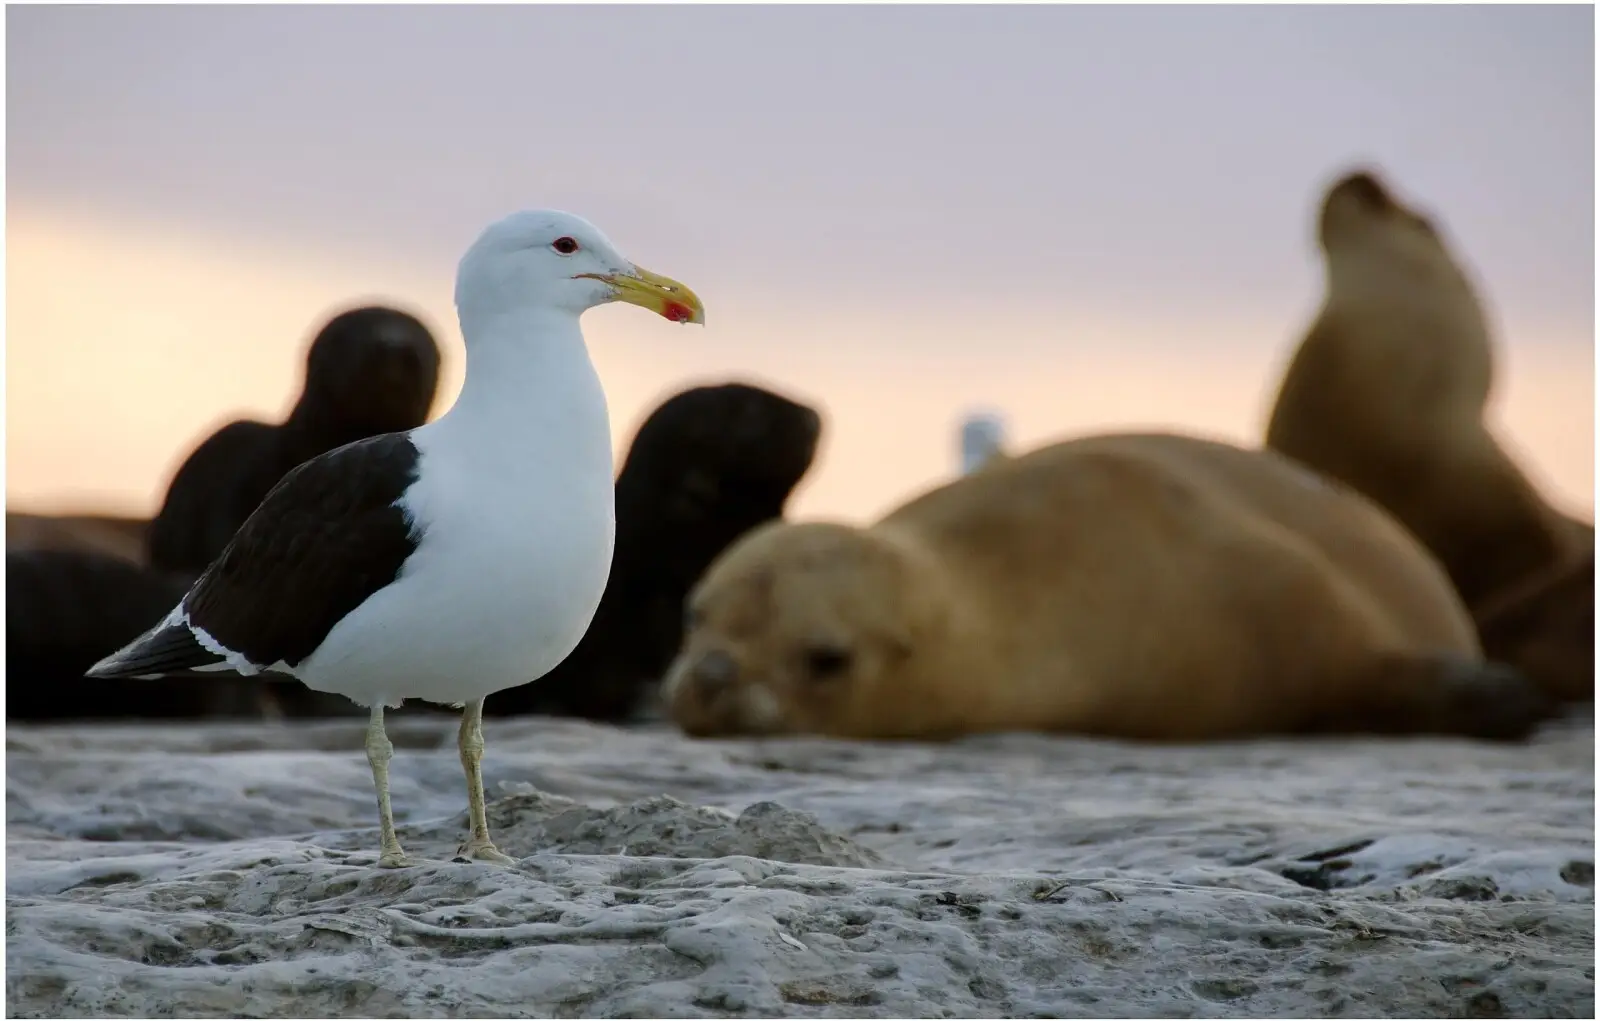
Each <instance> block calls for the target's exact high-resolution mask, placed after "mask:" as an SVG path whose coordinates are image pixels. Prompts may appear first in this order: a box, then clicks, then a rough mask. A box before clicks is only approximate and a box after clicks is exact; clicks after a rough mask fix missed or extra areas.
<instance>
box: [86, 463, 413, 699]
mask: <svg viewBox="0 0 1600 1021" xmlns="http://www.w3.org/2000/svg"><path fill="white" fill-rule="evenodd" d="M419 460H420V455H419V453H418V451H417V448H416V446H415V445H414V444H413V443H412V442H411V437H410V435H409V434H408V433H386V434H384V435H381V436H373V437H370V438H368V439H364V440H358V441H356V442H354V443H350V444H347V445H345V446H343V447H339V448H337V449H334V450H330V451H328V452H327V453H325V454H321V455H318V456H317V457H314V458H312V459H311V460H309V461H306V462H305V463H303V464H301V465H299V466H298V467H296V468H294V469H293V470H292V471H290V472H289V473H288V474H286V475H285V476H284V477H283V479H282V480H280V481H279V482H278V484H277V485H276V486H274V487H273V488H272V490H271V491H270V492H269V493H267V496H266V498H265V499H264V500H262V501H261V506H260V507H258V508H256V510H255V512H254V513H253V514H251V515H250V517H249V518H247V519H246V520H245V523H244V524H243V525H241V526H240V527H239V531H238V532H237V533H236V534H235V535H234V537H233V539H232V540H231V541H230V542H229V543H228V545H227V547H226V548H225V549H224V550H223V551H222V555H221V556H219V557H218V558H217V559H216V560H215V561H214V562H213V563H212V564H211V566H210V567H208V568H206V571H205V573H204V574H202V575H201V576H200V579H199V580H198V581H197V582H195V584H194V587H193V588H191V589H190V590H189V592H188V594H187V595H185V596H184V597H183V602H182V604H181V605H182V608H183V609H184V611H185V612H186V613H187V615H188V626H184V625H183V624H181V623H173V624H165V625H162V626H158V627H156V628H153V629H152V630H150V631H148V632H146V633H145V634H144V635H142V636H141V637H139V638H138V639H136V640H135V641H134V642H132V643H131V644H129V645H128V646H127V647H126V648H125V649H123V650H122V651H121V652H118V653H116V654H115V655H113V656H111V657H108V658H107V659H106V660H104V661H102V662H101V663H99V664H97V665H96V666H95V668H94V669H93V670H91V671H90V673H91V674H92V675H93V676H98V677H115V676H122V677H127V676H149V675H157V674H167V673H177V672H189V671H196V670H200V671H204V670H207V669H212V670H215V669H222V668H223V664H224V663H225V662H226V660H225V657H223V656H222V655H221V654H219V653H218V652H216V651H215V649H214V648H208V647H207V645H206V640H207V639H209V641H210V642H211V643H213V644H214V645H220V646H223V647H225V648H226V649H228V650H230V651H232V652H234V653H238V654H239V655H241V656H243V657H244V658H245V659H247V660H248V661H249V662H250V663H252V664H254V665H255V666H256V667H257V668H258V669H260V668H266V667H269V666H272V665H274V664H277V663H279V662H282V663H285V664H287V665H288V666H290V667H294V666H296V665H298V664H299V663H300V662H301V661H302V660H304V659H305V658H306V657H307V656H309V655H311V653H312V652H313V651H315V650H316V648H317V646H319V645H320V644H322V640H323V639H324V638H325V637H327V634H328V632H329V631H331V630H333V627H334V625H336V624H337V623H339V621H340V620H341V619H343V618H344V617H345V616H346V615H347V614H349V613H350V612H351V611H352V610H354V609H355V608H356V607H358V606H360V605H361V604H362V603H363V602H365V601H366V600H367V598H368V597H369V596H371V595H372V594H373V593H374V592H377V591H378V590H379V589H382V588H383V587H385V586H386V585H389V584H391V583H392V582H393V581H394V580H395V579H396V578H397V577H399V575H400V569H401V567H402V566H403V565H404V564H405V562H406V559H407V558H408V557H410V556H411V554H412V553H413V552H415V550H416V548H417V543H418V542H419V541H420V540H421V537H422V534H421V529H420V528H419V527H418V528H414V527H413V523H412V521H411V520H410V518H409V516H408V515H407V513H406V511H405V510H404V509H403V508H402V507H401V506H400V504H399V501H400V498H401V497H402V496H403V495H404V494H405V492H406V490H407V489H408V488H410V486H411V485H412V483H414V482H415V481H416V479H417V472H418V463H419ZM196 631H203V632H204V633H205V634H204V636H201V635H199V634H197V633H196Z"/></svg>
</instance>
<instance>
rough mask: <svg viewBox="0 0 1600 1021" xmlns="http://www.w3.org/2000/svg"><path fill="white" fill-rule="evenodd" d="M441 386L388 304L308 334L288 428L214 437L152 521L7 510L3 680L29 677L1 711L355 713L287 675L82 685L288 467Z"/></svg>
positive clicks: (431, 354)
mask: <svg viewBox="0 0 1600 1021" xmlns="http://www.w3.org/2000/svg"><path fill="white" fill-rule="evenodd" d="M438 379H439V348H438V345H437V344H436V343H435V341H434V338H433V336H432V334H431V333H430V332H429V331H428V329H427V327H425V326H424V325H423V324H422V322H421V321H420V320H418V319H417V318H416V317H415V316H412V315H411V314H409V313H406V312H402V311H400V310H398V309H394V308H388V307H384V306H376V305H374V306H365V307H360V308H354V309H351V310H349V311H345V312H342V313H340V314H338V315H336V316H334V317H333V318H332V319H331V320H329V321H328V323H327V324H326V325H324V326H323V327H322V329H321V330H320V331H319V332H318V334H317V336H316V337H315V339H314V340H313V341H312V343H311V346H310V349H309V351H308V352H307V355H306V370H305V384H304V389H303V391H302V393H301V395H300V398H299V400H298V401H297V402H296V404H295V407H294V410H293V411H292V412H291V413H290V415H289V417H288V419H287V420H286V421H284V422H283V423H282V424H280V425H268V424H266V423H264V422H258V421H253V420H248V419H246V420H240V421H235V422H231V423H229V424H228V425H226V426H223V427H222V428H221V429H219V430H217V431H216V432H215V433H213V434H212V435H211V436H209V437H208V438H207V439H206V440H205V441H204V442H203V443H201V444H200V446H199V447H198V448H196V449H195V451H194V452H193V453H191V454H190V455H189V457H188V458H187V459H186V460H185V461H184V463H183V465H182V466H181V467H180V468H179V469H178V471H177V473H176V475H175V476H174V477H173V480H172V483H171V485H170V486H169V488H168V490H167V494H166V499H165V501H164V503H163V506H162V508H161V512H160V513H159V514H158V515H157V516H156V517H155V518H154V519H153V520H152V521H150V522H144V521H140V520H137V519H133V518H124V517H115V516H106V515H66V516H60V517H50V516H46V515H37V514H8V515H7V521H6V529H7V534H6V546H7V562H6V578H7V609H8V613H7V620H6V634H7V665H8V676H10V677H11V678H13V679H15V680H16V681H18V682H25V683H16V684H12V685H9V686H8V690H9V691H10V693H11V694H10V695H8V698H7V714H8V716H16V717H17V718H117V717H122V716H134V717H138V716H144V717H160V718H179V717H217V716H252V715H255V716H259V715H262V714H263V713H268V714H277V713H283V714H286V715H290V716H322V715H346V714H348V713H349V712H351V708H350V703H349V702H348V700H346V699H343V698H339V697H337V696H330V695H326V694H324V693H322V692H315V691H311V690H309V689H306V688H305V687H304V686H302V685H300V684H297V683H292V682H283V681H277V680H270V679H260V678H256V679H247V678H227V679H219V678H203V679H191V678H168V679H161V680H133V681H129V680H103V679H102V680H90V679H87V678H84V677H83V676H82V671H83V669H86V668H87V667H88V666H90V665H91V664H93V663H94V662H95V661H97V660H99V659H100V658H101V657H103V656H106V655H109V654H110V653H112V652H114V651H116V649H118V648H120V647H121V646H122V645H123V644H124V643H126V642H127V641H128V640H129V639H131V638H133V637H135V636H136V635H138V634H139V632H141V631H143V630H144V629H145V628H147V627H150V626H151V625H153V624H155V623H156V622H157V621H158V620H160V619H161V617H162V616H163V615H164V614H165V613H166V612H167V610H168V609H170V608H171V606H172V605H173V603H174V602H176V599H177V597H178V596H181V595H182V594H183V592H184V590H185V588H186V587H187V585H188V584H189V583H190V582H192V581H193V580H194V579H195V578H196V577H197V576H198V575H199V573H200V571H202V570H204V568H205V566H206V565H207V564H208V563H209V562H210V561H211V560H212V559H214V558H215V556H216V555H217V554H219V553H221V551H222V549H223V547H225V546H226V545H227V543H228V540H229V539H231V538H232V537H233V533H234V532H235V531H236V530H237V529H238V527H239V526H240V525H241V524H243V523H244V520H245V519H246V518H247V517H249V515H250V513H251V512H252V511H253V510H255V508H256V506H257V505H258V504H259V503H260V502H261V499H262V497H264V496H265V495H266V494H267V491H268V490H270V489H271V488H272V487H273V486H274V485H275V484H276V483H277V482H278V480H279V479H280V478H282V477H283V475H284V474H285V473H287V472H288V471H290V470H291V469H293V468H294V467H295V466H297V465H298V464H300V463H302V462H303V461H305V460H306V459H308V458H311V457H314V456H315V455H317V454H320V453H322V452H323V451H325V450H331V449H333V448H334V447H338V446H342V445H343V444H345V443H348V442H351V441H352V440H357V439H362V438H364V437H367V436H371V435H377V434H379V433H384V432H391V431H397V430H403V429H409V428H412V427H414V426H417V425H421V424H422V423H423V422H424V421H426V420H427V416H428V411H429V409H430V407H431V406H432V404H433V400H434V396H435V392H436V390H437V388H438ZM174 592H175V593H176V595H173V593H174ZM163 604H164V605H163ZM56 682H62V683H60V684H57V683H56ZM67 682H70V683H67Z"/></svg>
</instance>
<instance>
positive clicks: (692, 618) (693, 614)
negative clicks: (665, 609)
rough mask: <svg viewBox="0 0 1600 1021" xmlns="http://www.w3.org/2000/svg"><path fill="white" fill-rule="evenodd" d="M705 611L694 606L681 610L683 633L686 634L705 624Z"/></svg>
mask: <svg viewBox="0 0 1600 1021" xmlns="http://www.w3.org/2000/svg"><path fill="white" fill-rule="evenodd" d="M705 619H706V615H705V611H704V610H701V609H700V608H699V607H695V606H685V607H684V608H683V633H684V634H688V633H689V632H691V631H693V630H694V629H695V628H697V627H699V626H700V625H701V624H703V623H705Z"/></svg>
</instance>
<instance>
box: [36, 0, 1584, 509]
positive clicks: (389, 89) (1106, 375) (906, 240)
mask: <svg viewBox="0 0 1600 1021" xmlns="http://www.w3.org/2000/svg"><path fill="white" fill-rule="evenodd" d="M6 58H7V59H6V64H7V66H6V185H7V187H6V197H7V211H6V227H7V238H6V254H7V259H6V263H7V264H6V286H7V305H6V370H7V385H6V397H7V408H6V426H7V436H6V454H7V465H6V487H7V494H8V497H9V498H10V499H11V500H12V501H14V503H15V504H16V505H18V506H22V507H27V508H39V509H47V510H54V509H64V508H68V507H105V508H111V509H120V510H131V511H137V512H148V511H151V510H153V509H154V507H155V506H156V503H157V501H158V500H159V498H160V494H161V492H162V491H163V490H164V487H165V484H166V481H167V479H168V477H169V476H170V473H171V472H172V471H173V470H174V469H175V467H176V465H177V462H178V460H179V459H181V458H182V456H183V455H184V454H185V453H186V452H187V450H188V449H189V448H190V447H192V446H193V444H194V443H196V442H198V441H199V439H200V438H201V437H202V436H203V434H204V433H205V432H206V431H208V430H209V429H210V428H212V427H214V426H215V425H216V424H219V423H220V422H221V421H224V420H226V419H228V418H230V417H234V416H237V415H240V414H254V415H262V416H275V415H278V414H280V413H281V412H282V411H283V410H285V409H286V408H287V406H288V405H289V404H290V403H291V402H292V399H293V395H294V391H295V389H296V387H297V386H298V378H299V372H300V365H301V356H302V352H303V350H304V345H305V344H306V343H307V341H308V339H309V337H310V335H311V333H312V332H314V330H315V329H316V327H317V326H318V325H320V323H321V322H322V321H323V320H324V319H325V318H327V317H328V316H329V315H331V314H332V313H334V312H335V311H337V310H338V309H339V308H341V307H343V306H347V305H349V304H352V303H355V302H358V301H365V300H370V299H379V300H385V301H393V302H397V303H400V304H403V305H405V306H408V307H411V308H414V309H416V310H418V311H419V312H420V313H421V314H422V315H423V317H424V318H425V319H426V320H427V321H428V322H429V323H430V325H432V326H433V327H434V328H435V329H436V331H437V332H438V334H439V336H440V338H441V340H442V342H443V343H444V344H445V347H446V359H447V377H446V387H445V393H444V394H442V396H441V400H440V409H442V408H443V407H445V406H447V405H448V402H449V400H450V399H452V397H453V394H454V391H455V387H456V386H457V385H458V381H459V373H460V368H461V358H460V348H459V344H460V341H459V335H458V333H457V331H456V328H455V320H454V312H453V309H452V308H451V306H450V300H449V296H450V289H451V276H452V274H453V272H454V267H455V260H456V258H457V257H458V256H459V254H460V251H461V250H462V248H463V247H464V246H465V245H466V244H467V243H468V242H469V241H470V240H471V239H472V237H473V236H474V235H475V234H476V232H477V231H478V230H479V229H480V228H481V227H482V226H483V225H484V224H485V223H486V222H488V221H489V220H490V219H493V218H495V217H498V216H500V215H501V214H503V213H505V212H508V211H510V210H511V209H514V208H518V207H524V206H556V207H562V208H567V209H571V210H573V211H576V212H579V213H582V214H583V215H584V216H586V217H588V218H589V219H591V220H593V221H595V222H596V223H598V224H600V225H601V226H602V228H603V229H604V230H605V231H606V232H607V233H608V234H609V235H610V236H611V237H612V239H613V240H614V241H616V242H617V243H618V244H619V246H620V247H621V248H623V250H624V251H625V252H627V253H628V254H629V255H630V256H631V257H632V258H634V259H636V260H637V261H638V262H639V263H640V264H642V265H644V266H647V267H649V268H651V269H654V270H656V271H658V272H662V273H666V274H669V275H671V276H674V277H677V278H678V279H681V280H684V281H685V282H687V283H689V284H690V285H691V286H693V287H694V288H695V290H696V291H698V292H699V294H700V295H701V296H702V297H703V298H704V299H705V301H706V304H707V308H708V325H707V327H706V328H705V329H703V330H700V329H689V328H681V327H674V326H671V325H669V324H667V323H665V322H663V321H661V320H659V319H655V318H653V317H650V316H648V315H645V314H643V313H641V312H640V311H639V310H637V309H633V308H626V307H613V308H604V309H599V310H596V311H595V312H593V313H591V314H590V315H589V316H588V317H586V319H585V328H586V332H587V334H588V336H589V338H590V343H591V348H592V350H593V352H594V355H595V360H596V363H597V365H598V366H599V369H600V372H601V374H602V378H603V379H604V380H605V382H606V385H607V390H608V393H609V396H610V401H611V407H612V413H613V419H614V424H615V428H614V431H615V434H616V444H617V447H618V449H619V451H621V450H622V449H625V446H626V442H627V440H628V438H629V436H630V435H631V433H632V431H633V429H634V428H635V426H636V425H637V424H638V422H639V421H640V420H641V419H642V418H643V416H644V415H645V414H646V413H648V411H649V410H650V409H651V407H653V406H654V404H655V403H656V402H657V401H659V400H660V399H662V398H664V397H665V396H666V395H668V394H669V393H671V392H673V391H675V390H677V389H680V388H681V387H683V386H687V385H691V384H693V383H697V382H705V381H720V380H724V379H750V380H754V381H756V382H761V383H765V384H767V385H770V386H773V387H775V388H777V389H779V390H782V391H783V392H785V393H788V394H791V395H793V396H796V397H799V398H801V399H805V400H808V401H812V402H814V403H817V404H818V405H820V406H821V408H822V410H823V411H824V414H825V415H826V419H827V434H826V439H825V444H824V449H823V451H822V455H821V459H820V461H819V464H818V466H817V468H816V469H815V470H814V472H813V474H812V476H811V477H810V478H809V479H808V480H807V482H806V483H805V484H804V488H803V489H802V490H801V492H800V493H799V495H798V498H797V501H796V504H795V509H796V511H797V512H798V513H800V514H802V515H805V516H819V515H829V516H844V517H847V518H857V519H859V518H863V517H867V516H870V515H874V514H877V513H879V512H881V511H883V510H886V509H888V508H889V507H891V506H893V505H894V504H896V503H898V502H900V501H901V500H903V499H904V498H906V497H907V496H909V495H911V494H912V493H914V492H916V491H917V490H919V489H921V488H924V487H926V486H928V485H931V484H933V483H936V482H938V481H940V480H941V479H943V478H946V477H948V475H949V474H950V473H951V471H952V470H953V469H954V466H955V463H956V443H955V432H956V427H957V423H958V421H959V418H960V416H961V415H962V414H963V413H965V412H966V411H967V410H968V409H972V408H986V407H997V408H999V409H1001V410H1003V411H1004V412H1005V413H1006V415H1007V416H1008V418H1009V422H1010V427H1011V431H1012V437H1013V440H1014V441H1015V442H1016V443H1017V444H1019V445H1027V444H1032V443H1036V442H1041V441H1045V440H1048V439H1051V438H1057V437H1063V436H1067V435H1071V434H1074V433H1080V432H1085V431H1090V430H1103V429H1112V428H1130V427H1149V426H1163V427H1172V428H1179V429H1184V430H1188V431H1193V432H1200V433H1204V434H1208V435H1220V436H1224V437H1229V438H1232V439H1235V440H1239V441H1244V442H1255V441H1257V440H1258V439H1259V436H1260V432H1261V428H1262V425H1263V423H1264V421H1265V417H1266V414H1267V412H1268V409H1269V407H1270V402H1271V398H1272V393H1273V390H1274V387H1275V386H1276V382H1277V379H1278V376H1279V374H1280V372H1281V371H1282V367H1283V364H1284V362H1285V359H1287V357H1288V355H1289V353H1290V351H1291V350H1292V347H1293V345H1294V343H1295V342H1296V341H1297V339H1298V336H1299V334H1300V331H1301V330H1302V329H1303V328H1304V326H1305V324H1306V323H1307V322H1308V321H1309V318H1310V317H1311V316H1312V315H1313V314H1314V312H1315V308H1316V304H1317V301H1318V299H1319V295H1320V290H1321V278H1320V267H1319V263H1318V260H1317V258H1316V253H1315V249H1314V247H1313V242H1312V233H1311V226H1312V216H1313V211H1314V207H1315V204H1316V202H1317V199H1318V196H1319V193H1320V192H1321V190H1322V188H1323V187H1324V186H1325V184H1326V183H1327V182H1328V180H1329V179H1330V178H1331V177H1332V176H1334V175H1335V174H1337V173H1339V172H1340V171H1342V170H1343V169H1345V168H1346V167H1348V166H1349V165H1351V164H1353V163H1355V162H1369V163H1372V164H1374V165H1376V166H1378V167H1379V168H1381V169H1382V170H1383V171H1384V172H1386V173H1387V174H1388V176H1389V177H1390V178H1391V179H1392V180H1393V181H1394V182H1395V183H1396V185H1397V186H1398V188H1399V189H1400V191H1401V192H1402V193H1403V194H1405V195H1406V196H1408V197H1410V198H1412V199H1414V200H1415V201H1417V202H1419V203H1421V204H1423V205H1425V206H1427V207H1428V208H1429V209H1430V210H1432V211H1433V212H1434V213H1435V214H1436V215H1437V216H1438V217H1439V218H1440V219H1441V220H1442V221H1443V222H1444V223H1445V225H1446V226H1447V229H1448V230H1449V233H1450V235H1451V236H1452V237H1453V238H1454V240H1455V243H1456V245H1457V247H1458V249H1459V250H1460V251H1461V252H1462V253H1463V254H1464V256H1465V257H1466V258H1467V259H1468V260H1469V261H1470V263H1471V266H1472V269H1473V271H1474V272H1475V273H1476V274H1477V275H1478V276H1479V278H1480V279H1481V280H1482V282H1483V287H1484V290H1485V296H1486V299H1487V301H1488V304H1489V308H1490V312H1491V315H1492V317H1493V320H1494V323H1495V326H1496V330H1497V336H1498V339H1499V343H1500V352H1499V353H1500V377H1499V384H1498V389H1497V393H1496V396H1495V402H1494V409H1493V410H1494V418H1495V424H1496V428H1497V429H1498V431H1499V432H1500V434H1501V435H1502V437H1503V438H1504V439H1505V440H1506V442H1507V443H1508V444H1510V445H1511V446H1512V447H1513V448H1514V449H1515V450H1516V451H1517V452H1518V453H1519V455H1520V456H1521V457H1522V458H1523V459H1524V460H1525V462H1526V464H1527V465H1528V467H1529V470H1530V471H1531V472H1532V473H1533V475H1534V477H1535V478H1536V480H1537V481H1538V482H1539V483H1540V484H1541V485H1543V486H1545V487H1547V489H1548V490H1549V491H1550V492H1551V493H1552V494H1553V496H1554V498H1555V499H1557V501H1558V502H1559V503H1561V504H1562V505H1563V506H1565V507H1568V508H1570V509H1573V510H1577V511H1579V512H1582V513H1585V514H1589V513H1592V507H1593V503H1594V501H1593V492H1594V307H1595V306H1594V281H1595V260H1594V237H1595V235H1594V227H1595V200H1594V194H1595V193H1594V182H1595V164H1594V151H1595V135H1594V124H1595V119H1594V118H1595V107H1594V96H1595V78H1594V13H1593V8H1592V7H1586V6H1568V7H1543V8H1541V7H1515V8H1512V7H1479V6H1475V7H1465V6H1430V7H1394V6H1386V7H1259V6H1257V7H1248V8H1246V7H1232V8H1222V7H1181V8H1180V7H1129V6H1121V7H1065V6H1052V7H1044V6H1027V7H1000V6H971V7H906V6H870V7H869V6H830V7H822V6H785V7H751V6H699V7H668V6H609V5H605V6H602V5H591V6H582V7H578V6H494V7H460V6H449V7H445V6H439V7H425V6H407V7H392V6H390V7H386V6H362V7H316V6H295V7H238V6H229V7H202V6H174V7H161V8H156V7H134V6H114V7H113V6H104V7H88V6H74V7H39V6H30V7H15V6H13V7H8V8H7V10H6Z"/></svg>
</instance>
